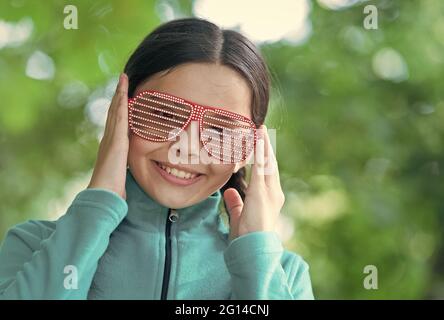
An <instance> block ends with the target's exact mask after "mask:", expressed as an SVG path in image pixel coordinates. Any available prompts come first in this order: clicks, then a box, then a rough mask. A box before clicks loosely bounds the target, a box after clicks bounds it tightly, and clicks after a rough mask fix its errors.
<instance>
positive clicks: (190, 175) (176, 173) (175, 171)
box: [159, 163, 197, 179]
mask: <svg viewBox="0 0 444 320" xmlns="http://www.w3.org/2000/svg"><path fill="white" fill-rule="evenodd" d="M159 166H160V167H161V168H162V169H163V170H165V171H166V172H168V173H169V174H171V175H173V176H175V177H178V178H181V179H193V178H195V177H196V176H197V174H194V173H191V172H185V171H182V170H178V169H176V168H170V167H167V166H165V165H163V164H161V163H159Z"/></svg>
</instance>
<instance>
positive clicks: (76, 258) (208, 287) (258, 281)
mask: <svg viewBox="0 0 444 320" xmlns="http://www.w3.org/2000/svg"><path fill="white" fill-rule="evenodd" d="M126 194H127V199H126V201H125V200H124V199H123V198H121V197H120V196H119V195H117V194H116V193H114V192H111V191H108V190H105V189H99V188H94V189H85V190H83V191H81V192H79V193H78V194H77V195H76V197H75V199H74V201H73V202H72V204H71V205H70V207H69V208H68V210H67V212H66V214H65V215H63V216H62V217H60V218H59V219H58V220H56V221H40V220H29V221H27V222H24V223H21V224H18V225H16V226H14V227H13V228H11V229H10V230H9V231H8V233H7V235H6V238H5V239H4V241H3V244H2V247H1V249H0V298H1V299H313V293H312V288H311V282H310V276H309V273H308V265H307V263H306V262H305V261H304V260H303V259H302V258H301V257H300V256H299V255H297V254H295V253H292V252H288V251H286V250H284V249H283V247H282V244H281V241H280V240H279V238H278V236H277V234H276V233H274V232H253V233H249V234H247V235H243V236H241V237H238V238H236V239H234V240H232V241H231V242H230V241H229V239H228V228H227V227H226V225H225V223H224V221H223V220H222V218H221V216H220V212H219V204H220V201H221V192H220V191H217V192H215V193H214V194H212V195H211V196H210V197H208V198H207V199H205V200H203V201H202V202H200V203H198V204H195V205H193V206H190V207H187V208H182V209H177V210H171V209H169V208H166V207H164V206H162V205H160V204H159V203H157V202H156V201H154V200H153V199H152V198H151V197H150V196H149V195H148V194H147V193H145V191H144V190H143V189H142V188H141V187H140V186H139V185H138V184H137V182H136V180H135V179H134V177H133V176H132V174H131V173H130V171H129V170H128V171H127V176H126Z"/></svg>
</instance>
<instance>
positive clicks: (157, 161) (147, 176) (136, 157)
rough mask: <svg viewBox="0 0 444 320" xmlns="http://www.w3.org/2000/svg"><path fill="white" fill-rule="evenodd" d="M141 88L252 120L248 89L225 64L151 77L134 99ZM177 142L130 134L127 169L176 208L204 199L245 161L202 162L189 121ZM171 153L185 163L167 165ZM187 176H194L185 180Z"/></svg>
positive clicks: (157, 197)
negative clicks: (227, 162) (224, 162)
mask: <svg viewBox="0 0 444 320" xmlns="http://www.w3.org/2000/svg"><path fill="white" fill-rule="evenodd" d="M144 90H157V91H161V92H165V93H169V94H172V95H174V96H177V97H180V98H183V99H186V100H188V101H193V102H196V103H199V104H201V105H205V106H217V107H220V108H224V109H226V110H228V111H231V112H236V113H239V114H241V115H243V116H246V117H248V118H250V119H251V108H250V105H251V90H250V88H249V86H248V84H247V82H246V81H245V80H244V79H243V78H242V76H240V75H239V74H238V73H237V72H236V71H234V70H232V69H230V68H229V67H226V66H222V65H218V64H209V63H187V64H182V65H179V66H177V67H175V68H173V69H170V70H167V71H163V72H160V73H158V74H155V75H153V76H152V77H150V78H149V79H148V80H147V81H145V82H143V83H141V84H140V85H139V86H138V87H137V88H136V91H135V93H134V95H136V94H138V93H139V92H141V91H144ZM184 138H185V139H186V140H185V143H184V141H183V139H184ZM192 139H193V140H192ZM180 140H181V143H178V141H179V140H178V139H177V140H176V141H168V142H151V141H148V140H144V139H142V138H140V137H138V136H136V135H134V134H131V135H130V148H129V154H128V165H129V167H130V170H131V173H132V174H133V176H134V177H135V179H136V181H137V183H138V184H139V185H140V186H141V187H142V189H144V190H145V192H146V193H148V194H149V195H150V196H151V197H152V198H153V199H154V200H156V201H157V202H159V203H160V204H162V205H164V206H166V207H169V208H174V209H178V208H183V207H188V206H191V205H193V204H196V203H198V202H200V201H202V200H204V199H206V198H207V197H208V196H210V195H211V194H212V193H214V192H215V191H216V190H218V189H219V188H221V187H222V186H223V185H224V184H225V183H226V182H227V181H228V179H229V178H230V177H231V175H232V174H233V172H236V171H237V170H239V168H241V167H242V166H243V165H245V162H246V161H244V162H243V163H239V164H216V163H210V164H208V161H206V162H205V160H204V159H203V158H201V157H202V154H203V153H202V152H201V150H202V143H201V142H200V140H199V129H198V123H197V122H196V121H192V122H191V123H190V125H189V126H188V127H187V129H186V130H185V132H184V134H183V135H181V136H180ZM187 144H188V147H186V146H187ZM184 146H185V147H184ZM192 146H199V147H198V148H195V147H192ZM171 155H175V156H176V157H178V158H179V157H180V158H181V159H183V158H184V157H185V159H188V161H187V163H186V164H182V163H181V164H178V165H174V164H172V163H171V161H169V157H170V159H171ZM161 167H163V168H161ZM166 167H169V169H168V168H166ZM173 168H175V169H176V170H180V171H182V172H180V171H176V170H172V169H173ZM185 173H187V174H185ZM188 173H190V174H192V175H194V176H196V177H195V178H191V179H190V175H189V174H188ZM184 175H185V177H183V176H184ZM186 178H188V179H186Z"/></svg>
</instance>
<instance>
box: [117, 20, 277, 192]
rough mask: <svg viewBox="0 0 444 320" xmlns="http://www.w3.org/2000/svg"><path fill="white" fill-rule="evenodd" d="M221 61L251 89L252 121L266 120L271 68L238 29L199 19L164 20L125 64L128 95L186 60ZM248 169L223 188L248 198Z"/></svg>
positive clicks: (257, 124)
mask: <svg viewBox="0 0 444 320" xmlns="http://www.w3.org/2000/svg"><path fill="white" fill-rule="evenodd" d="M189 62H207V63H219V64H222V65H224V66H227V67H230V68H232V69H234V70H236V71H237V72H238V73H239V74H240V75H241V76H242V77H243V78H244V79H245V80H246V81H247V83H248V84H249V87H250V89H251V94H252V96H251V104H252V105H251V111H252V112H251V113H252V121H253V122H254V123H255V124H256V126H257V127H258V126H260V125H261V124H263V123H264V121H265V116H266V114H267V110H268V101H269V94H270V93H269V91H270V89H269V86H270V80H269V78H270V77H269V70H268V68H267V65H266V63H265V62H264V59H263V58H262V56H261V54H260V52H259V50H258V49H257V48H256V46H255V45H254V44H253V43H252V42H251V41H250V40H248V39H247V38H246V37H245V36H243V35H242V34H240V33H239V32H236V31H233V30H224V29H221V28H219V27H218V26H217V25H215V24H214V23H211V22H209V21H207V20H204V19H200V18H184V19H177V20H172V21H169V22H167V23H164V24H162V25H160V26H159V27H157V28H156V29H155V30H154V31H152V32H151V33H150V34H149V35H148V36H146V38H145V39H143V41H142V42H141V43H140V44H139V46H138V47H137V48H136V50H135V51H134V52H133V54H132V55H131V56H130V58H129V60H128V62H127V63H126V66H125V70H124V71H125V73H126V74H127V75H128V78H129V88H128V96H129V97H132V96H133V94H134V91H135V89H136V87H137V86H138V85H139V84H140V83H141V82H143V81H144V80H146V79H147V78H149V77H150V76H152V75H154V74H155V73H157V72H160V71H164V70H167V69H170V68H172V67H175V66H178V65H180V64H183V63H189ZM245 173H246V171H245V168H241V169H240V170H238V172H236V173H234V174H233V175H232V176H231V178H230V179H229V180H228V182H227V183H226V184H225V185H224V186H223V187H222V188H221V192H222V193H223V192H224V191H225V190H226V189H228V188H235V189H236V190H237V191H238V192H239V194H240V195H241V197H242V199H244V198H245V189H246V187H247V184H246V181H245Z"/></svg>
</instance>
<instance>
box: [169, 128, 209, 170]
mask: <svg viewBox="0 0 444 320" xmlns="http://www.w3.org/2000/svg"><path fill="white" fill-rule="evenodd" d="M202 147H203V146H202V144H201V141H200V137H199V122H198V121H195V120H192V121H190V123H189V124H188V126H187V127H186V128H185V130H183V131H182V132H181V133H180V134H179V136H178V137H177V139H176V141H174V142H173V144H172V145H171V148H173V149H172V150H171V152H172V153H171V154H172V155H174V156H175V157H180V159H181V160H180V161H181V162H183V161H187V162H188V163H194V164H197V163H198V162H199V156H200V150H201V148H202Z"/></svg>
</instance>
